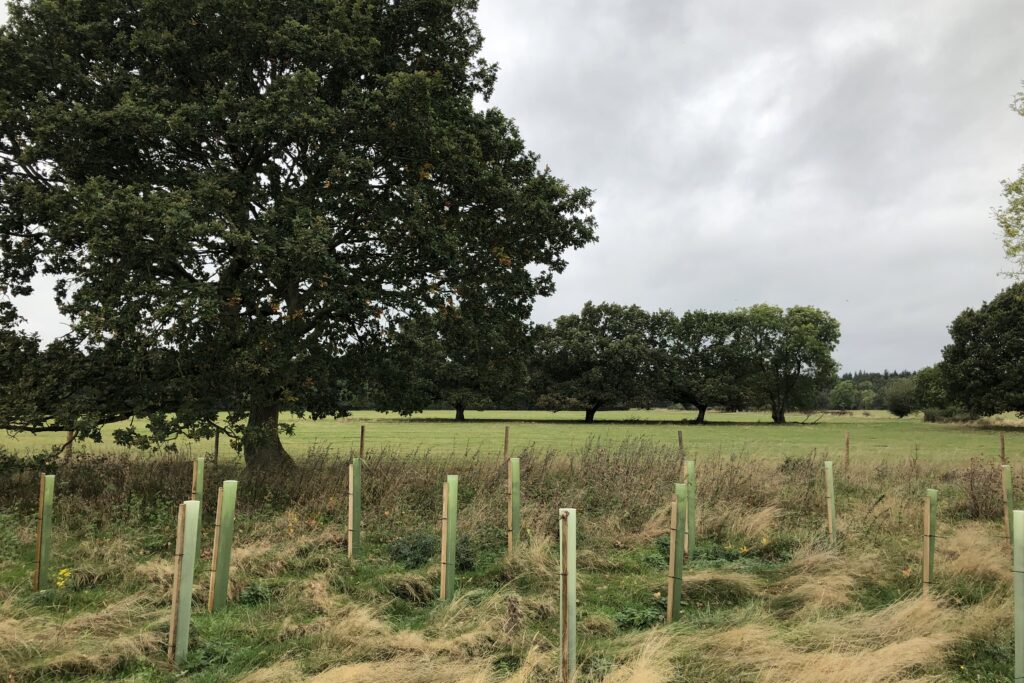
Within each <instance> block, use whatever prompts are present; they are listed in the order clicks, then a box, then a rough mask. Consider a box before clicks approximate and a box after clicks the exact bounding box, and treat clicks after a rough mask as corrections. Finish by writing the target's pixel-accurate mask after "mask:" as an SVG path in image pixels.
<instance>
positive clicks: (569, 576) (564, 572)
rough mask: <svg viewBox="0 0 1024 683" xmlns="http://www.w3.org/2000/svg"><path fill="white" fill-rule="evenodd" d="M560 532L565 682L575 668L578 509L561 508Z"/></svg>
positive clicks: (560, 598) (570, 678) (562, 647)
mask: <svg viewBox="0 0 1024 683" xmlns="http://www.w3.org/2000/svg"><path fill="white" fill-rule="evenodd" d="M558 519H559V523H558V536H559V544H558V545H559V553H558V558H559V565H560V566H559V575H560V576H559V578H560V579H561V581H560V583H559V591H558V592H559V596H558V597H559V600H558V604H559V610H558V614H559V626H560V628H559V633H560V635H561V637H560V642H561V660H562V661H561V664H562V666H561V670H562V683H569V682H570V681H571V680H572V677H573V673H574V672H575V671H576V510H575V509H574V508H561V509H559V510H558Z"/></svg>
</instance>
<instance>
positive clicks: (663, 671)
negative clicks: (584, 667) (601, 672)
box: [604, 632, 673, 683]
mask: <svg viewBox="0 0 1024 683" xmlns="http://www.w3.org/2000/svg"><path fill="white" fill-rule="evenodd" d="M671 643H672V641H671V638H669V637H668V636H667V635H665V634H664V633H662V632H655V633H653V634H651V635H650V636H648V637H647V638H646V639H645V640H644V641H643V643H642V644H641V646H640V648H639V651H638V652H636V654H635V655H634V656H633V657H631V658H630V659H629V660H628V661H627V662H626V663H625V664H622V665H621V666H618V667H616V668H615V669H614V670H612V672H611V673H609V674H608V676H606V677H605V679H604V682H605V683H667V682H668V681H670V680H672V677H673V671H672V661H671V659H672V648H671Z"/></svg>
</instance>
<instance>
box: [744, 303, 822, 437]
mask: <svg viewBox="0 0 1024 683" xmlns="http://www.w3.org/2000/svg"><path fill="white" fill-rule="evenodd" d="M742 313H743V315H744V317H745V321H746V325H745V331H744V334H745V335H746V338H745V339H746V341H745V343H746V344H748V345H749V347H748V348H749V352H748V353H749V357H750V359H751V363H753V371H752V373H751V375H750V386H751V390H752V391H753V392H754V393H755V395H756V396H758V397H759V398H760V399H761V400H763V401H764V402H765V403H767V404H768V405H770V406H771V411H772V421H774V422H776V423H781V422H785V421H786V411H787V410H788V409H789V408H791V407H802V406H806V405H812V404H813V403H814V402H815V400H816V394H817V392H818V391H819V390H822V389H827V388H828V387H830V386H831V385H832V383H833V382H834V381H835V374H836V369H837V367H838V365H837V364H836V362H835V359H834V358H833V357H832V352H833V351H834V350H835V348H836V345H837V344H838V343H839V322H838V321H837V320H836V319H835V318H833V317H832V316H831V315H829V314H828V313H826V312H825V311H822V310H820V309H817V308H813V307H811V306H794V307H792V308H788V309H786V310H783V309H781V308H779V307H778V306H770V305H768V304H759V305H757V306H751V307H750V308H747V309H743V311H742Z"/></svg>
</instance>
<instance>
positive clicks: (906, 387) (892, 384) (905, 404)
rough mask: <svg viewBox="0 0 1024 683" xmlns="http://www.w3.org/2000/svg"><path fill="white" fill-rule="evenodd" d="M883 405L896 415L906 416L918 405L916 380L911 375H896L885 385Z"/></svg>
mask: <svg viewBox="0 0 1024 683" xmlns="http://www.w3.org/2000/svg"><path fill="white" fill-rule="evenodd" d="M884 396H885V407H886V410H888V411H889V412H890V413H892V414H893V415H895V416H896V417H906V416H907V415H910V414H911V413H912V412H914V411H915V410H917V409H918V408H919V407H920V406H919V404H918V402H917V382H916V381H914V379H913V378H911V377H896V378H894V379H891V380H889V382H888V384H886V385H885V391H884Z"/></svg>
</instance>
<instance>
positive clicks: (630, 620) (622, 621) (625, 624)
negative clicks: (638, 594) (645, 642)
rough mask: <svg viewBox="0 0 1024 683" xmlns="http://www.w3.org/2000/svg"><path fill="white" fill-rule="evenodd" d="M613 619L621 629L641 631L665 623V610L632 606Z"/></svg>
mask: <svg viewBox="0 0 1024 683" xmlns="http://www.w3.org/2000/svg"><path fill="white" fill-rule="evenodd" d="M612 618H613V619H615V623H616V624H618V626H619V628H621V629H625V630H639V629H645V628H651V627H652V626H657V625H658V624H660V623H662V622H664V621H665V610H664V608H662V607H657V606H631V607H626V608H625V609H622V610H620V611H619V612H616V613H615V615H614V616H613V617H612Z"/></svg>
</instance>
